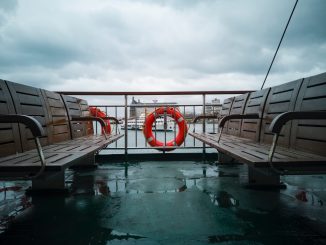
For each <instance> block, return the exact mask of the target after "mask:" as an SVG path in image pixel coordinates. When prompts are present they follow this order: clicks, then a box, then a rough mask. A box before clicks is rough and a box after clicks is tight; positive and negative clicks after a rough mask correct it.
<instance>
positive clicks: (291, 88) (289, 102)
mask: <svg viewBox="0 0 326 245" xmlns="http://www.w3.org/2000/svg"><path fill="white" fill-rule="evenodd" d="M302 81H303V79H299V80H296V81H293V82H289V83H285V84H282V85H279V86H275V87H272V88H271V90H270V92H269V95H268V97H267V101H266V105H265V109H264V113H263V120H262V126H261V132H260V142H262V143H268V144H269V143H271V142H272V139H273V135H272V134H271V133H270V132H269V124H270V123H271V121H272V120H273V119H274V118H275V117H276V116H277V115H279V114H280V113H283V112H287V111H293V110H294V107H295V103H296V99H297V96H298V92H299V89H300V87H301V84H302ZM290 129H291V122H289V123H287V124H286V125H285V126H284V127H283V131H282V134H281V136H280V138H279V144H280V145H282V146H289V144H290Z"/></svg>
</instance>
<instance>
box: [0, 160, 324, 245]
mask: <svg viewBox="0 0 326 245" xmlns="http://www.w3.org/2000/svg"><path fill="white" fill-rule="evenodd" d="M246 172H247V171H246V166H243V165H238V166H215V165H214V164H208V163H206V164H204V163H202V162H140V163H133V164H128V167H127V165H125V164H118V163H117V164H103V165H101V166H100V167H99V168H97V169H95V170H87V171H86V170H83V171H82V170H76V171H72V170H71V171H69V172H68V173H67V185H68V186H69V190H70V192H69V194H68V195H66V196H62V195H61V196H60V195H59V196H58V195H57V196H33V197H27V196H25V195H24V194H23V193H24V192H23V190H24V188H25V187H26V185H27V184H28V183H26V182H14V183H9V182H7V183H6V187H7V193H6V197H5V198H4V192H2V193H1V195H2V196H1V198H2V199H1V206H0V207H1V209H0V211H1V212H2V213H1V215H2V216H1V217H2V221H3V220H6V222H2V234H0V244H326V236H325V234H326V233H325V230H326V229H325V227H326V212H325V206H324V203H325V197H326V195H325V193H326V191H325V176H288V177H285V178H284V179H283V181H284V182H285V183H286V185H287V189H286V190H280V191H259V190H250V189H246V188H244V186H243V184H244V183H245V182H246V178H247V176H246ZM10 186H11V187H12V188H11V189H10V188H8V187H10ZM13 186H16V187H13ZM17 186H21V187H22V188H18V187H17ZM10 208H12V209H14V208H16V209H15V210H16V212H14V211H11V213H10V214H9V215H7V216H6V214H5V212H7V213H8V212H10ZM17 209H18V210H17Z"/></svg>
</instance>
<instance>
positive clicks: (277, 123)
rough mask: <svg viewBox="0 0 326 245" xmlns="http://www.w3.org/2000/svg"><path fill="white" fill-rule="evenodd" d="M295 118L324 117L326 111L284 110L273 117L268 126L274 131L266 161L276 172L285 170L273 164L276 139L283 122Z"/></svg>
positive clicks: (316, 118) (280, 172) (325, 116)
mask: <svg viewBox="0 0 326 245" xmlns="http://www.w3.org/2000/svg"><path fill="white" fill-rule="evenodd" d="M295 119H299V120H300V119H315V120H318V119H326V111H295V112H284V113H282V114H280V115H278V116H277V117H275V118H274V119H273V121H272V123H271V125H270V126H269V130H270V131H271V132H272V133H274V137H273V142H272V145H271V148H270V150H269V154H268V161H269V165H270V167H271V169H272V170H273V171H274V172H276V173H277V174H281V175H283V174H284V173H285V171H280V170H278V169H276V168H275V167H274V166H273V156H274V154H275V150H276V146H277V140H278V138H279V135H280V132H281V130H282V127H283V125H284V124H286V123H287V122H288V121H291V120H295Z"/></svg>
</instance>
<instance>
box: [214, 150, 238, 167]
mask: <svg viewBox="0 0 326 245" xmlns="http://www.w3.org/2000/svg"><path fill="white" fill-rule="evenodd" d="M217 161H218V164H224V163H237V162H236V160H235V159H234V158H232V157H230V156H228V155H226V154H224V153H222V152H219V153H218V159H217Z"/></svg>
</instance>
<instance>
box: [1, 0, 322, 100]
mask: <svg viewBox="0 0 326 245" xmlns="http://www.w3.org/2000/svg"><path fill="white" fill-rule="evenodd" d="M294 2H295V1H294V0H273V1H270V0H247V1H244V0H166V1H163V0H115V1H114V0H69V1H67V0H56V1H44V0H0V78H2V79H7V80H10V81H15V82H18V83H23V84H28V85H32V86H36V87H41V88H45V89H49V90H55V91H57V90H60V91H63V90H80V91H135V90H136V91H167V90H240V89H259V88H260V86H261V83H262V81H263V79H264V76H265V74H266V72H267V69H268V66H269V64H270V62H271V59H272V57H273V54H274V52H275V49H276V47H277V44H278V41H279V39H280V37H281V34H282V32H283V29H284V27H285V24H286V21H287V19H288V17H289V15H290V12H291V10H292V7H293V5H294ZM325 13H326V1H325V0H299V3H298V6H297V9H296V11H295V13H294V16H293V18H292V21H291V24H290V26H289V28H288V32H287V33H286V36H285V39H284V41H283V44H282V46H281V49H280V51H279V54H278V57H277V59H276V61H275V64H274V67H273V69H272V70H271V74H270V77H269V79H268V80H267V83H266V86H272V85H276V84H280V83H284V82H288V81H291V80H294V79H297V78H300V77H306V76H309V75H314V74H318V73H321V72H325V71H326V27H325V25H326V14H325ZM169 99H171V98H167V100H169ZM173 99H174V98H173ZM189 100H191V99H189ZM91 101H92V102H94V103H96V102H100V101H101V100H96V99H95V100H93V99H91Z"/></svg>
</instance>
